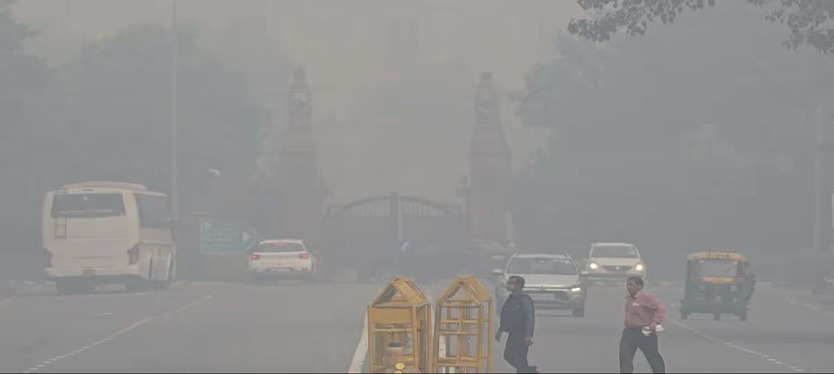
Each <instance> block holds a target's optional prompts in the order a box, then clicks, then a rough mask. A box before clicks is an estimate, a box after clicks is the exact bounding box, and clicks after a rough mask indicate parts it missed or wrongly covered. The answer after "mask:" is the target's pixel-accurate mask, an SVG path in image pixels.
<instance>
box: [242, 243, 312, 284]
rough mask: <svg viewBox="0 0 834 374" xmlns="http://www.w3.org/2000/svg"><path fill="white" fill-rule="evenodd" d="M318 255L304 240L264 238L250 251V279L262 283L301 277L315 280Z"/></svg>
mask: <svg viewBox="0 0 834 374" xmlns="http://www.w3.org/2000/svg"><path fill="white" fill-rule="evenodd" d="M316 265H317V260H316V256H314V255H313V253H312V252H310V251H309V250H307V247H306V246H305V245H304V241H303V240H298V239H275V240H263V241H261V242H260V243H258V246H257V247H255V248H254V249H252V250H251V251H250V252H249V264H248V267H247V268H248V272H249V280H250V282H251V283H260V282H261V281H263V280H266V279H270V278H271V279H281V278H284V279H286V278H299V279H303V280H306V281H308V282H315V281H316V279H317V277H316V275H317V274H316V272H317V266H316Z"/></svg>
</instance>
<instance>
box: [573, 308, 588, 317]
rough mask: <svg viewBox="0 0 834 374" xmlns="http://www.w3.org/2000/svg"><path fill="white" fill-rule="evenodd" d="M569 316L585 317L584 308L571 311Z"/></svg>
mask: <svg viewBox="0 0 834 374" xmlns="http://www.w3.org/2000/svg"><path fill="white" fill-rule="evenodd" d="M571 315H572V316H574V317H585V307H584V306H583V307H581V308H576V309H574V310H572V311H571Z"/></svg>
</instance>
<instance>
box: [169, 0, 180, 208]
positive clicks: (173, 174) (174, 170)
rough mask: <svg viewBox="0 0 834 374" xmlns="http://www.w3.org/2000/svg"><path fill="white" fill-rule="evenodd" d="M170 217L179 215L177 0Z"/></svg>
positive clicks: (173, 7) (173, 37)
mask: <svg viewBox="0 0 834 374" xmlns="http://www.w3.org/2000/svg"><path fill="white" fill-rule="evenodd" d="M171 43H172V56H171V217H172V218H175V219H176V218H177V217H179V209H178V208H179V207H178V203H179V202H178V199H177V197H178V196H177V195H178V194H177V189H178V187H177V182H178V181H177V177H178V175H177V174H179V171H178V170H177V169H178V167H177V163H178V157H177V153H178V151H177V143H178V137H179V121H178V118H177V117H178V116H177V70H178V68H179V66H178V65H179V32H178V31H177V0H171Z"/></svg>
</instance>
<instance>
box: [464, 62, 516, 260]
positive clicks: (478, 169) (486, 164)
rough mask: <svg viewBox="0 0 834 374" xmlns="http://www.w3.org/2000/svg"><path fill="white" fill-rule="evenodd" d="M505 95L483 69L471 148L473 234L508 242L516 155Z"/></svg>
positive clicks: (469, 198) (469, 207) (469, 203)
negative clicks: (505, 118) (507, 129)
mask: <svg viewBox="0 0 834 374" xmlns="http://www.w3.org/2000/svg"><path fill="white" fill-rule="evenodd" d="M500 108H501V96H500V94H499V92H498V90H497V89H496V88H495V86H494V84H493V81H492V73H491V72H484V73H481V76H480V82H479V83H478V88H477V91H476V94H475V121H476V122H475V131H474V133H473V134H472V140H471V143H470V149H469V186H468V191H467V196H466V200H467V204H466V206H467V218H468V220H469V238H470V239H481V240H491V241H497V242H499V243H501V244H503V245H505V246H506V245H508V244H509V241H510V240H511V238H510V237H509V236H510V235H511V233H510V232H509V231H510V230H509V229H510V228H509V227H508V226H509V224H508V222H511V212H512V210H511V208H512V157H511V154H510V147H509V144H508V142H507V138H506V136H505V134H504V128H503V127H502V126H501V112H500Z"/></svg>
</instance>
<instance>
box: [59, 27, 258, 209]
mask: <svg viewBox="0 0 834 374" xmlns="http://www.w3.org/2000/svg"><path fill="white" fill-rule="evenodd" d="M179 32H180V36H179V37H180V41H179V73H178V87H179V90H178V118H179V124H180V127H179V138H178V140H179V141H178V143H177V148H178V158H179V164H178V165H179V173H178V175H179V186H180V191H179V192H180V196H181V197H182V198H181V201H182V203H183V205H184V206H185V205H190V204H193V203H196V201H194V199H195V198H197V197H198V196H200V195H201V193H203V192H205V191H206V190H207V189H208V188H209V184H210V183H211V182H210V181H209V179H208V178H209V173H208V170H209V169H210V168H212V169H219V170H220V171H221V173H222V178H224V180H226V181H229V182H231V183H230V184H234V183H233V182H234V181H240V185H242V184H243V182H244V181H245V180H246V178H247V177H248V174H249V173H250V171H251V170H252V168H253V167H254V164H255V161H254V160H255V158H256V155H257V149H258V143H259V136H260V130H261V129H262V128H263V127H264V126H266V125H267V124H268V123H269V121H270V118H269V115H268V112H267V110H265V109H264V108H263V107H262V106H260V105H258V104H257V103H256V101H255V100H254V98H253V97H252V95H251V94H250V91H249V89H248V86H247V83H246V81H245V79H244V77H243V75H242V74H241V73H237V72H233V71H229V70H227V69H226V68H225V67H224V66H223V65H222V64H221V63H220V62H219V61H218V60H217V59H216V58H214V57H213V56H212V55H210V54H209V53H208V52H206V51H205V50H204V49H202V48H201V47H200V46H198V43H197V38H198V35H197V33H196V32H195V31H193V30H191V29H181V30H180V31H179ZM171 46H172V43H171V35H170V33H169V32H168V31H167V30H165V29H162V28H157V27H152V26H137V27H131V28H128V29H125V30H124V31H122V32H120V33H118V34H117V35H115V36H113V37H112V38H109V39H105V40H101V41H98V42H95V43H91V44H88V45H86V46H85V47H84V50H83V52H82V53H81V55H80V56H79V57H78V58H77V59H75V60H73V61H70V62H69V63H68V64H67V65H66V66H65V67H64V68H63V69H62V78H63V82H64V90H65V91H64V92H65V97H66V102H65V104H66V105H65V110H64V118H65V119H66V124H65V129H64V131H63V132H62V133H61V138H62V139H63V141H62V144H63V147H62V148H60V149H58V150H56V154H58V153H59V152H60V154H63V155H65V156H64V160H65V163H64V164H63V166H62V168H61V169H60V170H61V172H62V174H63V175H62V179H63V181H65V182H66V181H74V180H90V179H115V180H125V181H135V182H140V183H143V184H145V185H148V186H149V187H151V188H154V189H159V190H163V191H167V190H169V186H170V184H169V183H170V172H171V170H170V160H171V149H172V143H171V140H172V139H171V109H172V108H171V91H170V87H171V56H172V54H171V52H172V51H171Z"/></svg>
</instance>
